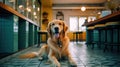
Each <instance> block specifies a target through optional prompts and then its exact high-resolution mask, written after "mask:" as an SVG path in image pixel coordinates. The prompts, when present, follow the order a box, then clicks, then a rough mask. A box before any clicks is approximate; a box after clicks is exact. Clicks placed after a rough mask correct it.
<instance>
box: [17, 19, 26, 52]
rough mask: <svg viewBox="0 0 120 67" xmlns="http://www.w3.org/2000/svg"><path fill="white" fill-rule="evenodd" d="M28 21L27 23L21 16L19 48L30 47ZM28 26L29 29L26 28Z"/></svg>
mask: <svg viewBox="0 0 120 67" xmlns="http://www.w3.org/2000/svg"><path fill="white" fill-rule="evenodd" d="M27 25H28V23H26V21H25V20H23V19H21V18H19V30H18V38H19V39H18V48H19V50H21V49H25V48H27V47H28V39H27V38H28V37H27V34H28V32H27V29H28V28H27V27H28V26H27ZM26 28H27V29H26Z"/></svg>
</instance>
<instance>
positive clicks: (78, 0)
mask: <svg viewBox="0 0 120 67" xmlns="http://www.w3.org/2000/svg"><path fill="white" fill-rule="evenodd" d="M106 1H107V0H52V2H53V4H96V3H97V4H99V3H104V2H106Z"/></svg>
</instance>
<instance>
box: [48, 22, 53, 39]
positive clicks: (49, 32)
mask: <svg viewBox="0 0 120 67" xmlns="http://www.w3.org/2000/svg"><path fill="white" fill-rule="evenodd" d="M47 31H48V35H49V36H50V37H52V31H51V23H48V27H47Z"/></svg>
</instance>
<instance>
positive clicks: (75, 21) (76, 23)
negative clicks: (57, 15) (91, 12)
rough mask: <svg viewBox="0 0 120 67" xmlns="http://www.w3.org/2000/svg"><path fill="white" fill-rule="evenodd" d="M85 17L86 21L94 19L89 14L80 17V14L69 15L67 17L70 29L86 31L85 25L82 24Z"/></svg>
mask: <svg viewBox="0 0 120 67" xmlns="http://www.w3.org/2000/svg"><path fill="white" fill-rule="evenodd" d="M86 19H88V20H87V21H94V20H95V19H96V17H94V16H89V17H82V16H81V17H80V16H71V17H70V18H69V22H70V31H72V32H75V31H86V27H85V26H82V25H83V24H84V23H85V21H86Z"/></svg>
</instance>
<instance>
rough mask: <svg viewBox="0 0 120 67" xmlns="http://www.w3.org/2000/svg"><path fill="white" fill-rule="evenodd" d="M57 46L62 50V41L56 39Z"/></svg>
mask: <svg viewBox="0 0 120 67" xmlns="http://www.w3.org/2000/svg"><path fill="white" fill-rule="evenodd" d="M57 44H58V46H59V47H60V48H62V41H61V40H60V38H59V39H58V41H57Z"/></svg>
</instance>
